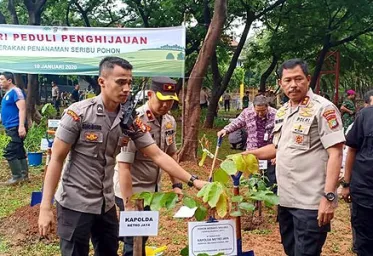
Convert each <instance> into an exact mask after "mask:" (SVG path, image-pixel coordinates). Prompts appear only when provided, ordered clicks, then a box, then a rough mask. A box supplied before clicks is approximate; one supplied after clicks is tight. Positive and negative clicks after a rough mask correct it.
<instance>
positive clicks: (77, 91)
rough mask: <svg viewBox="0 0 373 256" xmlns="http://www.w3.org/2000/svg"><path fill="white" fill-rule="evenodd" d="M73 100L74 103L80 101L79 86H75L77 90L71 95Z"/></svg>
mask: <svg viewBox="0 0 373 256" xmlns="http://www.w3.org/2000/svg"><path fill="white" fill-rule="evenodd" d="M71 99H72V101H73V103H74V102H78V101H79V84H77V85H75V89H74V91H73V92H72V93H71Z"/></svg>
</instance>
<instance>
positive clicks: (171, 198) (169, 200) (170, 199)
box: [162, 192, 178, 210]
mask: <svg viewBox="0 0 373 256" xmlns="http://www.w3.org/2000/svg"><path fill="white" fill-rule="evenodd" d="M177 200H178V196H177V195H176V193H173V192H168V193H166V194H165V195H164V197H163V199H162V201H164V203H162V205H164V206H165V207H166V208H167V210H170V209H172V208H174V207H175V205H176V203H177Z"/></svg>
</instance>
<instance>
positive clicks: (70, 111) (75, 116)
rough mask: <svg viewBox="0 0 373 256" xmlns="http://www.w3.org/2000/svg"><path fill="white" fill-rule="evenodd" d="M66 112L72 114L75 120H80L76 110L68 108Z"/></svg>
mask: <svg viewBox="0 0 373 256" xmlns="http://www.w3.org/2000/svg"><path fill="white" fill-rule="evenodd" d="M66 114H68V115H69V116H71V117H72V118H73V120H74V121H75V122H79V121H80V117H79V116H78V115H77V114H76V113H75V112H74V111H72V110H71V109H69V110H67V112H66Z"/></svg>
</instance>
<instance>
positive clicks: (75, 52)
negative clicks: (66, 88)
mask: <svg viewBox="0 0 373 256" xmlns="http://www.w3.org/2000/svg"><path fill="white" fill-rule="evenodd" d="M0 56H1V57H2V58H1V59H0V71H9V72H14V73H30V74H58V75H72V74H73V75H97V74H98V65H99V62H100V60H101V59H102V58H103V57H106V56H118V57H122V58H124V59H126V60H128V61H129V62H130V63H131V64H132V65H133V66H134V70H133V73H134V75H135V76H153V75H157V76H171V77H183V76H184V58H185V28H184V27H169V28H151V29H149V28H147V29H134V28H133V29H131V28H85V27H44V26H19V25H0Z"/></svg>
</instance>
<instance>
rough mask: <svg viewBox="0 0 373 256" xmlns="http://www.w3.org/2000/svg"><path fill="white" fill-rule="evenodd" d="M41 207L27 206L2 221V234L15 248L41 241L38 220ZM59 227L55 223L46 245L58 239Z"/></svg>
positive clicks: (54, 210)
mask: <svg viewBox="0 0 373 256" xmlns="http://www.w3.org/2000/svg"><path fill="white" fill-rule="evenodd" d="M39 210H40V205H35V206H33V207H31V206H29V205H25V206H23V207H21V208H19V209H17V211H15V212H14V213H13V214H12V215H10V216H9V217H7V218H4V219H2V220H1V221H0V225H1V229H0V234H1V235H3V236H5V237H7V238H9V239H7V240H8V241H9V242H11V243H12V245H14V246H18V245H22V244H24V243H29V242H36V241H39V240H40V236H39V228H38V218H39ZM53 214H54V216H56V209H55V208H53ZM56 231H57V225H56V222H54V223H53V225H52V229H51V232H50V234H49V236H48V238H46V239H43V240H44V241H45V242H46V243H50V242H54V241H56V239H57V235H56Z"/></svg>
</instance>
